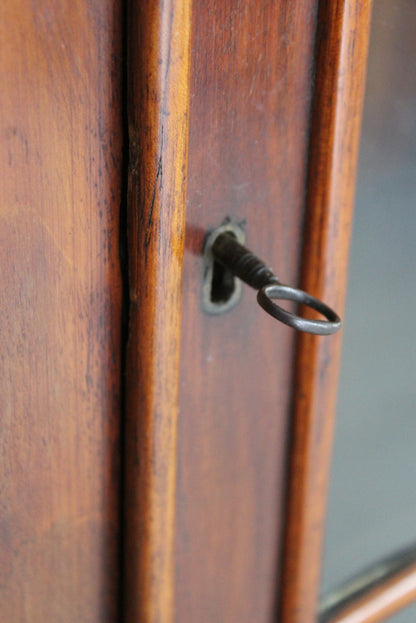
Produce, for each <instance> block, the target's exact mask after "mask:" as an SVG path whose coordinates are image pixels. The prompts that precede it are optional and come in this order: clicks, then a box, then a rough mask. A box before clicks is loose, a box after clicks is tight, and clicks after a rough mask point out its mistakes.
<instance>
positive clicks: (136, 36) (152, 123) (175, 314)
mask: <svg viewBox="0 0 416 623" xmlns="http://www.w3.org/2000/svg"><path fill="white" fill-rule="evenodd" d="M190 7H191V2H190V0H169V1H167V2H162V1H156V2H155V1H154V0H134V1H132V2H131V3H130V13H129V16H128V25H127V27H128V83H129V91H128V124H129V142H130V159H129V179H128V208H127V209H128V253H129V290H130V318H129V339H128V345H127V367H126V424H125V457H126V458H125V475H126V478H125V509H126V512H125V543H124V548H125V549H124V551H125V555H124V559H125V583H124V590H125V593H124V603H125V621H126V622H128V623H133V622H134V623H139V622H140V623H156V622H157V623H162V622H163V623H170V622H171V621H173V568H174V564H173V546H174V515H175V512H174V511H175V479H176V421H177V397H178V368H179V337H180V308H181V277H182V261H183V247H184V224H185V192H186V163H187V136H188V108H189V38H190Z"/></svg>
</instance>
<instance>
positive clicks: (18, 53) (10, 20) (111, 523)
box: [0, 0, 370, 623]
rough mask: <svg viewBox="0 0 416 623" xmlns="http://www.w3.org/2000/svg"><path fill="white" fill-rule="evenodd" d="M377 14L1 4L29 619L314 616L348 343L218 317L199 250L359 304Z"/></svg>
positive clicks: (7, 392) (241, 313) (10, 549)
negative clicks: (216, 251)
mask: <svg viewBox="0 0 416 623" xmlns="http://www.w3.org/2000/svg"><path fill="white" fill-rule="evenodd" d="M369 10H370V3H369V2H367V1H365V2H364V1H358V0H336V1H329V0H319V1H318V0H307V1H306V2H301V1H300V0H299V1H298V0H296V1H295V2H285V1H283V0H266V1H262V2H260V1H259V2H251V3H248V2H242V1H241V0H225V1H224V2H214V1H211V0H208V1H206V2H203V1H202V0H194V1H191V0H167V1H164V2H161V1H159V0H156V1H153V0H140V1H139V0H129V2H126V3H125V6H124V7H123V6H122V3H121V2H118V0H105V1H104V2H98V1H96V0H93V1H91V2H90V1H86V0H85V1H84V0H76V1H72V2H69V1H68V2H67V1H65V2H63V3H62V2H61V3H53V2H50V0H41V1H40V2H38V3H36V4H35V3H31V2H29V1H28V0H18V2H15V3H12V4H9V5H5V6H4V8H3V9H2V14H3V17H4V19H3V20H2V22H1V26H0V32H1V35H2V42H3V43H2V47H1V51H0V67H1V69H2V74H3V75H4V76H5V79H4V85H3V89H2V92H1V95H0V97H1V100H2V103H3V106H2V111H3V113H2V117H1V123H2V138H3V141H2V143H1V145H2V147H1V149H0V153H1V155H2V162H3V167H2V170H3V172H4V177H3V180H2V182H1V183H0V188H1V197H2V202H1V214H2V228H1V236H2V245H1V253H2V258H1V270H2V285H3V288H2V301H1V314H2V315H1V347H2V366H3V369H2V376H1V381H0V382H1V400H2V401H3V406H2V412H1V438H0V444H1V450H2V452H1V462H0V464H1V468H2V476H3V478H2V490H1V493H0V495H1V509H2V517H1V533H0V539H1V541H0V544H1V552H2V559H1V561H2V571H1V575H2V577H1V580H2V581H1V586H0V607H1V612H2V614H3V616H4V617H5V619H6V620H8V621H13V620H17V621H23V622H25V623H26V622H28V623H29V622H38V621H41V620H56V621H63V622H64V621H91V622H98V621H116V620H123V621H126V622H127V623H133V622H134V623H138V622H140V623H173V622H174V621H176V622H177V623H179V622H180V623H188V622H189V623H194V622H197V623H208V621H210V622H212V621H215V622H218V621H224V622H226V623H233V622H234V621H235V622H237V621H238V623H244V622H245V621H247V622H248V621H250V622H251V621H253V620H254V621H256V622H257V623H263V622H264V623H266V622H270V621H273V620H276V619H277V618H278V619H279V620H281V621H283V623H310V622H311V621H313V620H314V619H315V618H316V615H317V593H318V582H319V561H320V552H321V541H322V530H323V517H324V500H325V491H326V479H327V472H328V460H329V449H330V443H331V434H332V416H331V414H332V412H333V407H334V401H335V393H336V379H337V367H338V358H339V350H340V344H341V336H334V337H330V338H323V337H316V336H312V337H311V336H302V337H299V338H297V337H296V336H295V334H294V333H293V332H292V331H291V330H290V329H289V328H287V327H284V326H280V325H278V324H277V322H276V321H275V320H273V319H271V318H269V317H267V316H266V315H265V314H264V312H262V311H261V310H260V308H259V307H258V306H257V304H256V302H255V297H254V294H253V292H250V291H249V290H248V289H247V290H246V291H245V292H244V294H243V298H242V300H241V302H240V303H239V305H238V306H236V307H235V308H234V309H233V310H231V311H229V312H228V313H227V314H224V315H217V316H209V315H207V314H205V312H204V311H203V308H202V304H201V291H202V282H203V261H202V256H201V253H202V246H203V240H204V237H205V235H206V233H207V232H208V231H209V230H210V229H211V228H214V227H217V226H219V225H220V224H221V223H222V222H223V220H224V218H226V217H227V216H233V217H235V218H237V219H239V220H240V221H243V220H244V221H245V222H246V225H245V227H246V236H247V244H248V245H249V246H250V247H251V248H252V249H253V251H254V252H256V253H257V254H258V255H260V256H261V257H263V258H264V259H265V260H266V262H268V263H270V264H272V265H273V267H274V268H275V270H276V272H277V273H278V275H279V277H281V279H282V280H283V281H284V282H287V283H290V284H293V285H301V286H302V287H303V288H304V289H306V290H308V291H310V292H311V293H312V294H313V295H315V296H318V297H320V298H322V299H324V300H325V301H326V302H327V303H328V304H330V305H331V306H334V307H335V308H337V310H338V311H341V310H342V307H343V299H344V290H345V278H346V266H347V252H348V239H349V230H350V223H351V206H352V196H353V182H354V172H355V163H356V153H357V145H358V134H359V126H360V111H361V102H362V92H363V83H364V70H365V57H366V45H367V38H368V18H369ZM124 121H127V123H128V132H127V133H125V132H124V129H123V128H124V126H123V123H124ZM124 134H128V136H124ZM123 139H125V140H124V141H123ZM123 146H124V149H125V153H124V158H123ZM127 151H128V154H127ZM127 178H128V179H127ZM124 202H126V204H127V205H126V214H124V208H123V205H124ZM125 243H127V249H126V244H125ZM127 256H128V257H127ZM123 277H124V279H125V282H124V283H125V285H127V280H128V296H127V292H126V296H125V297H124V298H123ZM123 322H124V325H123ZM123 326H124V328H125V329H126V331H123ZM121 460H122V462H123V467H121Z"/></svg>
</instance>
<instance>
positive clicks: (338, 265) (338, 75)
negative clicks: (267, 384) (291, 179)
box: [280, 0, 371, 623]
mask: <svg viewBox="0 0 416 623" xmlns="http://www.w3.org/2000/svg"><path fill="white" fill-rule="evenodd" d="M370 9H371V2H370V1H368V0H364V1H358V2H357V0H335V1H334V0H322V1H321V2H320V5H319V12H318V25H317V48H316V65H315V93H314V102H313V112H312V125H311V135H310V150H309V178H308V185H307V198H306V214H305V229H304V232H305V234H304V236H305V237H304V250H303V259H302V265H303V268H302V288H303V289H304V290H306V291H307V292H311V294H313V295H314V296H316V297H318V298H320V299H322V300H324V301H325V302H327V303H328V304H329V305H330V306H332V307H333V308H334V309H337V310H339V311H342V309H343V307H344V297H345V289H346V277H347V260H348V248H349V238H350V230H351V222H352V210H353V199H354V182H355V170H356V164H357V157H358V143H359V134H360V123H361V113H362V102H363V94H364V81H365V68H366V58H367V47H368V39H369V22H370ZM341 339H342V333H341V334H339V335H336V336H333V337H330V338H320V337H316V336H311V335H306V334H303V335H301V336H299V339H298V346H297V356H296V379H295V388H294V411H293V424H292V445H291V456H290V474H289V490H288V508H287V516H286V538H285V555H284V576H283V585H282V593H281V607H282V610H281V619H280V620H281V621H282V623H311V622H312V621H314V620H315V618H316V616H317V599H318V591H319V581H320V566H321V548H322V539H323V529H324V518H325V504H326V493H327V480H328V471H329V463H330V452H331V444H332V436H333V421H334V411H335V400H336V390H337V379H338V369H339V359H340V350H341Z"/></svg>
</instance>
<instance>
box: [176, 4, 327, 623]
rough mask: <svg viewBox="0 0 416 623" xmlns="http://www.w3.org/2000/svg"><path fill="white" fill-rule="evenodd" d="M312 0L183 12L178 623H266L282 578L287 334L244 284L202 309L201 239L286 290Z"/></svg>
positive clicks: (303, 154)
mask: <svg viewBox="0 0 416 623" xmlns="http://www.w3.org/2000/svg"><path fill="white" fill-rule="evenodd" d="M315 9H316V2H315V1H312V0H307V1H306V2H305V1H302V2H300V1H295V2H285V1H281V0H279V1H276V0H265V1H262V2H246V1H242V0H225V1H223V2H216V1H214V0H195V1H194V2H193V18H192V39H191V40H192V48H191V50H192V51H191V100H190V130H189V132H190V134H189V153H188V192H187V215H186V240H185V247H186V250H185V261H184V273H183V299H182V314H183V316H182V338H181V368H180V394H179V419H178V478H177V503H176V513H177V522H176V541H175V544H176V549H175V561H176V562H175V564H176V575H175V621H176V622H177V623H194V622H198V623H208V622H209V623H212V622H213V621H216V622H217V621H218V622H220V621H221V622H226V623H249V622H250V623H252V622H253V621H256V623H266V622H268V623H270V621H272V620H273V619H274V614H275V606H276V592H277V587H278V585H279V578H280V552H281V531H282V511H283V506H284V499H285V477H286V471H285V463H286V448H287V441H288V435H287V433H288V423H289V406H290V401H291V397H292V371H293V355H294V343H295V335H294V332H293V331H292V330H291V329H289V328H288V327H286V326H284V325H281V324H279V323H278V322H277V321H276V320H274V319H272V318H271V317H270V316H268V315H267V314H265V312H264V311H263V310H261V309H260V307H259V306H258V305H257V302H256V296H255V292H254V291H252V290H250V289H249V288H247V287H245V290H244V293H243V299H242V301H241V302H240V303H239V305H238V306H237V307H236V308H234V309H233V310H232V311H230V312H229V313H227V314H225V315H222V316H208V315H206V314H204V312H203V311H202V309H201V296H202V280H203V266H202V258H201V248H202V241H203V237H204V234H205V233H206V232H207V230H209V229H210V228H213V227H216V226H219V225H220V224H221V222H222V221H223V219H224V218H225V217H226V216H230V215H233V216H235V217H239V218H241V219H247V246H248V247H249V248H251V249H252V250H253V251H254V252H255V253H256V254H257V255H259V256H260V257H262V258H263V259H264V260H266V261H267V262H268V263H269V264H270V265H271V266H272V267H273V268H274V269H275V271H276V273H277V274H278V275H279V276H280V277H281V279H282V280H283V281H285V282H287V283H290V284H293V285H296V284H298V283H299V258H300V248H301V239H302V224H303V205H304V189H305V184H306V173H307V146H308V128H309V114H310V99H311V97H310V96H311V84H312V79H311V66H312V59H313V47H314V33H315V17H316V11H315Z"/></svg>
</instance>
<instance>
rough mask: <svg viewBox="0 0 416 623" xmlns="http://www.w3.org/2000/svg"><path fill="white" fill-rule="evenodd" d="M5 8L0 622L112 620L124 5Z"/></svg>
mask: <svg viewBox="0 0 416 623" xmlns="http://www.w3.org/2000/svg"><path fill="white" fill-rule="evenodd" d="M0 16H1V19H0V39H1V45H0V73H1V75H2V88H1V91H0V109H1V115H0V161H1V165H0V168H1V172H2V174H1V180H0V274H1V284H2V285H1V290H0V348H1V358H0V362H1V363H0V366H1V369H0V473H1V487H0V552H1V553H0V612H1V615H0V618H1V619H2V620H3V621H19V622H22V623H23V622H24V623H39V621H60V622H68V623H69V622H74V621H77V622H79V623H81V622H87V621H88V622H92V621H94V622H95V623H96V622H98V621H115V620H116V618H117V608H118V597H117V594H118V587H117V583H118V573H117V567H118V552H117V547H118V537H119V526H118V508H117V504H118V500H117V496H118V479H119V469H118V467H119V450H118V441H119V408H120V401H119V398H120V324H121V282H120V267H119V258H118V218H119V217H118V213H119V202H120V186H121V112H120V47H121V46H120V44H121V28H120V3H119V2H115V1H114V0H100V1H92V2H87V1H85V0H61V2H53V1H50V0H39V1H38V2H31V1H30V0H16V1H14V2H5V3H3V4H2V8H1V10H0Z"/></svg>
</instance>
